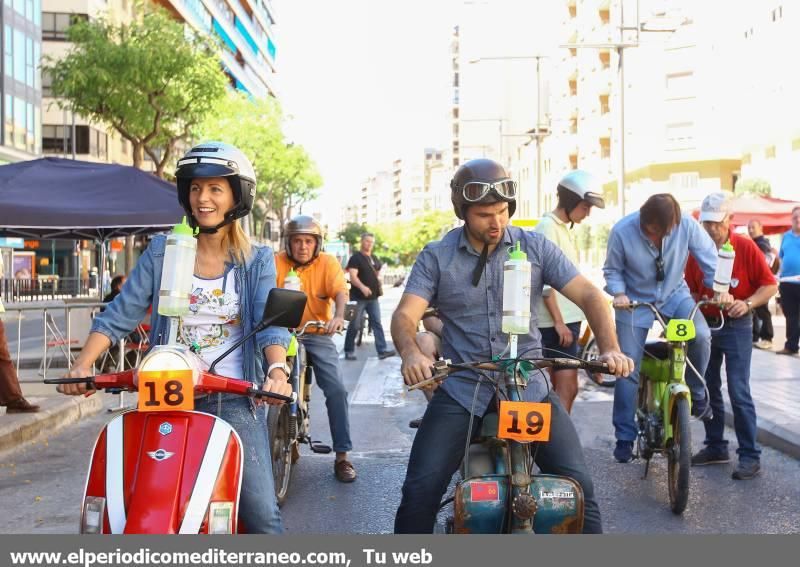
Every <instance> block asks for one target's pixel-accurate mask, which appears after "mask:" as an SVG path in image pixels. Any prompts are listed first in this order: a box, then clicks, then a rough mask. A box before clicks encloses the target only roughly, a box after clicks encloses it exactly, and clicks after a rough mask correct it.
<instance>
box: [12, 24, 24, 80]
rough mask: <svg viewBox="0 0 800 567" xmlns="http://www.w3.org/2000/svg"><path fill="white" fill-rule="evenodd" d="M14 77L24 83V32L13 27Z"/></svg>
mask: <svg viewBox="0 0 800 567" xmlns="http://www.w3.org/2000/svg"><path fill="white" fill-rule="evenodd" d="M14 78H15V79H16V80H17V81H19V82H20V83H23V84H24V83H25V32H23V31H22V30H18V29H14Z"/></svg>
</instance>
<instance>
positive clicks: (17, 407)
mask: <svg viewBox="0 0 800 567" xmlns="http://www.w3.org/2000/svg"><path fill="white" fill-rule="evenodd" d="M37 411H39V406H37V405H34V404H32V403H30V402H29V401H28V400H26V399H25V398H19V399H16V400H14V401H13V402H8V403H7V404H6V413H36V412H37Z"/></svg>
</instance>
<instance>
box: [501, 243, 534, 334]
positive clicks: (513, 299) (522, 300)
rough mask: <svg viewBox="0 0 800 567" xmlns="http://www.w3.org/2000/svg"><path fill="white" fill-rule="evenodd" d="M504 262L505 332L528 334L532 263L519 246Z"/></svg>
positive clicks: (517, 245)
mask: <svg viewBox="0 0 800 567" xmlns="http://www.w3.org/2000/svg"><path fill="white" fill-rule="evenodd" d="M509 257H510V258H509V259H508V260H506V262H505V264H503V332H504V333H508V334H515V335H526V334H528V333H529V332H530V326H531V263H530V262H529V261H528V255H527V254H525V252H523V251H522V250H520V248H519V242H517V244H516V248H514V249H513V250H511V251H510V252H509Z"/></svg>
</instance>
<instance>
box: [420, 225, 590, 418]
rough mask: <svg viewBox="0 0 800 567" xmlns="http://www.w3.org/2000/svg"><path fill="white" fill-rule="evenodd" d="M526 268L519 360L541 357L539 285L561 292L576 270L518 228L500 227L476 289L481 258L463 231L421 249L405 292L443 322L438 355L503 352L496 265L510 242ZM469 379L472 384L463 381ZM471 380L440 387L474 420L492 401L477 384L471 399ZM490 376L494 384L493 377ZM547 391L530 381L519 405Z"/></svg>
mask: <svg viewBox="0 0 800 567" xmlns="http://www.w3.org/2000/svg"><path fill="white" fill-rule="evenodd" d="M517 241H519V242H520V247H521V248H522V250H524V251H525V252H526V253H527V255H528V260H529V261H530V262H531V268H532V270H531V323H530V329H529V331H528V334H527V335H520V336H519V346H518V354H519V355H520V356H524V355H526V354H527V355H529V356H536V355H540V354H541V334H540V333H539V329H538V327H539V325H538V323H537V317H536V300H537V299H538V298H539V297H540V296H541V294H542V286H543V285H544V284H548V285H550V286H552V287H554V288H555V289H561V288H562V287H564V286H565V285H566V284H567V283H569V281H570V280H572V279H573V278H574V277H575V276H577V275H578V270H577V269H576V268H575V266H574V265H573V264H572V263H571V262H570V261H569V259H568V258H567V257H566V256H565V255H564V254H563V253H562V252H561V250H559V249H558V248H557V247H556V246H555V244H553V243H552V242H550V241H549V240H547V239H546V238H545V237H544V236H542V235H541V234H538V233H534V232H526V231H524V230H522V229H521V228H518V227H513V226H509V227H508V228H506V231H505V234H504V237H503V242H502V243H501V244H500V245H499V246H497V248H495V250H494V252H492V253H491V254H490V255H489V257H488V259H487V262H486V268H485V269H484V272H483V277H481V281H480V282H479V283H478V286H477V287H474V286H473V285H472V272H473V271H474V270H475V266H476V265H477V262H478V259H479V257H480V251H479V250H475V249H474V248H473V247H472V245H471V244H470V243H469V241H468V240H467V237H466V234H465V233H464V228H463V227H461V228H456V229H454V230H451V231H450V232H449V233H447V234H446V235H445V237H444V238H443V239H442V240H440V241H437V242H432V243H430V244H428V245H427V246H425V248H424V249H423V250H422V252H421V253H420V255H419V256H418V257H417V260H416V262H415V263H414V266H413V268H412V270H411V275H410V276H409V277H408V282H407V283H406V288H405V293H411V294H414V295H417V296H419V297H421V298H422V299H424V300H425V301H427V302H428V303H429V304H434V305H436V306H437V308H438V310H439V316H440V317H441V319H442V322H443V323H444V328H443V331H442V355H443V356H444V357H445V358H449V359H451V360H452V361H453V362H466V361H473V360H490V359H491V358H492V357H494V356H497V355H499V354H501V353H502V352H503V351H504V350H505V348H506V346H507V345H508V335H506V334H505V333H503V331H502V317H503V263H504V262H505V261H506V260H508V252H507V250H508V248H510V247H511V246H512V245H513V244H514V243H515V242H517ZM468 376H471V379H470V378H469V377H468ZM476 376H477V373H475V372H470V371H458V372H454V373H453V374H451V375H450V377H449V378H448V379H447V380H445V381H444V382H443V383H442V385H441V388H442V389H443V390H444V391H445V392H447V394H448V395H450V397H452V398H453V399H454V400H456V401H457V402H458V403H459V404H460V405H462V406H463V407H464V408H466V409H467V410H472V409H473V399H474V400H475V404H474V413H475V415H477V416H483V415H484V413H486V410H487V408H488V407H489V403H490V402H491V400H492V398H493V396H494V388H493V386H491V385H489V384H486V383H483V382H481V384H480V387H479V390H478V392H477V397H475V388H476V382H475V379H474V378H475V377H476ZM492 376H493V377H495V378H496V377H499V376H500V375H499V374H497V373H493V374H492ZM550 387H551V386H550V384H549V381H548V378H547V373H546V372H541V373H540V372H535V373H533V374H532V375H531V379H530V382H529V384H528V387H527V388H526V389H525V390H524V391H523V396H522V398H523V399H524V400H527V401H540V400H542V399H543V398H544V397H545V395H546V394H547V391H548V389H549V388H550Z"/></svg>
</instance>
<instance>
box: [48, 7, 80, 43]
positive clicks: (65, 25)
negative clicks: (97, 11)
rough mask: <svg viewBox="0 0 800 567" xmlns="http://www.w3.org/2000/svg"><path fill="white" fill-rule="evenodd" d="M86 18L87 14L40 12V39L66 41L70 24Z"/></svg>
mask: <svg viewBox="0 0 800 567" xmlns="http://www.w3.org/2000/svg"><path fill="white" fill-rule="evenodd" d="M88 20H89V14H66V13H63V12H42V39H49V40H56V41H66V39H67V30H68V29H69V27H70V26H71V25H72V24H74V23H77V22H81V21H88Z"/></svg>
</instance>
